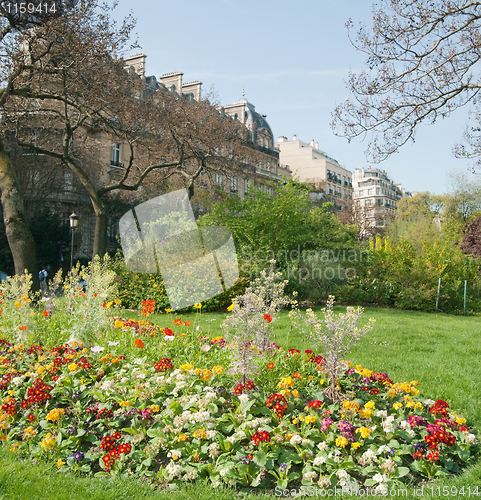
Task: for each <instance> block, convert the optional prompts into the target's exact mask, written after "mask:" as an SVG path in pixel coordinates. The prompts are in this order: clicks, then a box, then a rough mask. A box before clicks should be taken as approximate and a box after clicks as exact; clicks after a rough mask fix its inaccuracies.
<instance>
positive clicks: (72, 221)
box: [69, 212, 78, 272]
mask: <svg viewBox="0 0 481 500" xmlns="http://www.w3.org/2000/svg"><path fill="white" fill-rule="evenodd" d="M69 219H70V229H71V230H72V246H71V247H70V272H72V267H73V234H74V232H75V228H76V227H77V224H78V215H77V214H76V213H75V212H72V215H70V217H69Z"/></svg>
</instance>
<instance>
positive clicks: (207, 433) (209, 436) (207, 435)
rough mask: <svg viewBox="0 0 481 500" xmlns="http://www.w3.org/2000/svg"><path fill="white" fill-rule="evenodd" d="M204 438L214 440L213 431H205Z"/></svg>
mask: <svg viewBox="0 0 481 500" xmlns="http://www.w3.org/2000/svg"><path fill="white" fill-rule="evenodd" d="M205 437H206V438H207V439H214V438H215V431H206V433H205Z"/></svg>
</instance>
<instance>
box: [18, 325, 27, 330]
mask: <svg viewBox="0 0 481 500" xmlns="http://www.w3.org/2000/svg"><path fill="white" fill-rule="evenodd" d="M18 329H19V330H26V329H27V327H26V326H19V327H18Z"/></svg>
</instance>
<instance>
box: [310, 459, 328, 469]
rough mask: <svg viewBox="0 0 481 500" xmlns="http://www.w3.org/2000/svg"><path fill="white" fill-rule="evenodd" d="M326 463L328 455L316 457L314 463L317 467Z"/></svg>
mask: <svg viewBox="0 0 481 500" xmlns="http://www.w3.org/2000/svg"><path fill="white" fill-rule="evenodd" d="M325 463H326V457H316V458H315V459H314V462H313V465H315V466H316V467H319V466H320V465H322V464H325Z"/></svg>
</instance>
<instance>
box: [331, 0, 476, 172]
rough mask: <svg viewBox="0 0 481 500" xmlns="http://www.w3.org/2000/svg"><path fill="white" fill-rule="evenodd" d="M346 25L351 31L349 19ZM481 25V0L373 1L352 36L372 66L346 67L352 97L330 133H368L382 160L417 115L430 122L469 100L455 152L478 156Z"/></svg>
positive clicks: (409, 134) (371, 152)
mask: <svg viewBox="0 0 481 500" xmlns="http://www.w3.org/2000/svg"><path fill="white" fill-rule="evenodd" d="M348 28H349V32H350V33H351V32H352V30H353V23H352V21H350V22H349V23H348ZM480 28H481V2H479V1H473V0H385V1H382V2H380V4H379V5H375V6H374V7H373V18H372V24H371V26H370V27H366V26H365V25H362V26H360V28H359V29H358V30H357V32H356V34H355V36H354V37H352V38H351V41H352V43H353V45H354V46H355V47H356V48H357V49H358V50H360V51H362V52H364V53H365V54H366V65H367V67H368V68H369V69H368V70H366V71H362V72H361V73H359V74H355V73H351V74H350V76H349V81H348V86H349V88H350V90H351V93H352V98H350V99H348V100H347V101H346V102H344V103H342V104H341V105H339V106H338V107H337V108H336V109H335V111H334V114H333V122H332V127H333V129H334V131H335V133H336V134H338V135H341V136H345V137H347V138H348V139H349V140H350V139H352V138H354V137H357V136H365V135H366V134H369V135H371V138H372V140H371V142H370V144H369V148H368V151H367V153H368V156H369V157H370V158H371V159H372V160H374V161H382V160H384V159H386V158H387V157H388V156H390V155H391V154H393V153H394V152H396V151H397V150H398V149H399V148H400V147H401V146H403V145H404V144H405V143H406V142H408V141H410V140H414V134H415V130H416V128H417V126H418V125H419V124H420V123H426V122H427V123H434V122H435V121H436V120H437V119H438V118H440V117H447V116H449V115H450V114H451V113H452V112H453V111H455V110H456V109H458V108H460V107H463V106H466V105H469V106H470V107H471V108H472V110H473V124H471V126H468V127H467V128H466V131H465V133H464V140H465V144H464V145H460V146H457V147H456V148H455V153H456V154H457V155H460V156H467V157H472V158H478V163H479V162H481V159H479V158H481V135H480V131H481V126H480V121H481V112H480V111H481V110H480V108H479V104H478V102H479V98H478V95H479V91H480V89H481V74H480V72H479V67H478V62H479V59H480V57H481V50H480V46H481V45H480V42H481V31H480ZM350 37H351V36H350ZM371 133H372V134H371ZM460 135H461V134H460Z"/></svg>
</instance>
